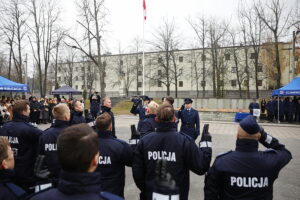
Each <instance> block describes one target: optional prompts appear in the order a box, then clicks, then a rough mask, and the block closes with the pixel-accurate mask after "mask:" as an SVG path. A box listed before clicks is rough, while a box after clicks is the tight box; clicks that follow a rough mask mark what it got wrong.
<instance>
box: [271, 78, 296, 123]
mask: <svg viewBox="0 0 300 200" xmlns="http://www.w3.org/2000/svg"><path fill="white" fill-rule="evenodd" d="M272 96H278V103H277V106H278V116H279V96H300V77H296V78H294V80H292V81H291V82H290V83H289V84H287V85H285V86H283V87H282V88H279V89H277V90H273V91H272ZM278 123H279V118H278Z"/></svg>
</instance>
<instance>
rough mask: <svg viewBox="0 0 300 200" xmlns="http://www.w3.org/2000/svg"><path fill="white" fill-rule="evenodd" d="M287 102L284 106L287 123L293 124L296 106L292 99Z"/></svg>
mask: <svg viewBox="0 0 300 200" xmlns="http://www.w3.org/2000/svg"><path fill="white" fill-rule="evenodd" d="M288 100H289V101H288V103H287V104H286V105H287V107H288V108H287V110H288V111H287V118H286V119H287V121H288V122H289V123H292V122H293V120H294V115H295V113H296V104H295V102H294V101H293V99H292V98H289V99H288Z"/></svg>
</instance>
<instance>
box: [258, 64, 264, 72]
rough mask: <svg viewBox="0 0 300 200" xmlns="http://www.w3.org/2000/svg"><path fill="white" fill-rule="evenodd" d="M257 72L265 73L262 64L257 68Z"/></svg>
mask: <svg viewBox="0 0 300 200" xmlns="http://www.w3.org/2000/svg"><path fill="white" fill-rule="evenodd" d="M257 72H263V66H262V65H261V64H259V65H258V66H257Z"/></svg>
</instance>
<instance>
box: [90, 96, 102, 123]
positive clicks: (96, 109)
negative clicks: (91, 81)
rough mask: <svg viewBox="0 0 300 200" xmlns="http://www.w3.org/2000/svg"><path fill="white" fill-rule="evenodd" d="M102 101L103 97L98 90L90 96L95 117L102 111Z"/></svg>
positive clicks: (91, 109)
mask: <svg viewBox="0 0 300 200" xmlns="http://www.w3.org/2000/svg"><path fill="white" fill-rule="evenodd" d="M100 102H101V98H100V96H99V95H98V92H94V93H93V94H91V96H90V105H91V108H90V111H91V114H92V116H93V118H94V119H96V118H97V115H98V114H99V112H100Z"/></svg>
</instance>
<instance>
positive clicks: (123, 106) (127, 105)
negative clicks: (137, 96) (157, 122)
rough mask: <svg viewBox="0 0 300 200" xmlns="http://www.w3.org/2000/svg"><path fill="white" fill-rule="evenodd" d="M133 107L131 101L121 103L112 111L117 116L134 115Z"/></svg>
mask: <svg viewBox="0 0 300 200" xmlns="http://www.w3.org/2000/svg"><path fill="white" fill-rule="evenodd" d="M131 107H132V102H131V101H129V100H125V101H120V102H119V103H117V104H116V105H115V106H114V107H113V108H112V111H113V113H114V114H115V115H132V114H131V113H130V109H131Z"/></svg>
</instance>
